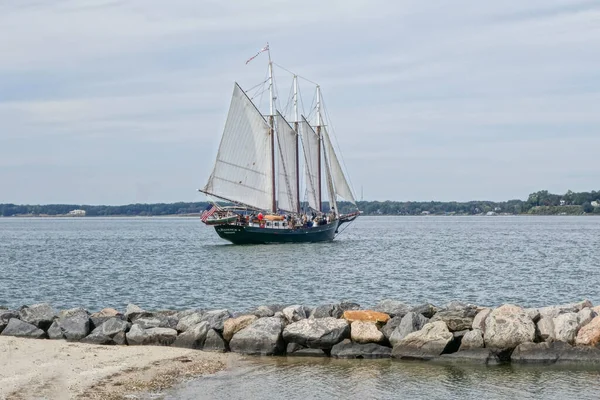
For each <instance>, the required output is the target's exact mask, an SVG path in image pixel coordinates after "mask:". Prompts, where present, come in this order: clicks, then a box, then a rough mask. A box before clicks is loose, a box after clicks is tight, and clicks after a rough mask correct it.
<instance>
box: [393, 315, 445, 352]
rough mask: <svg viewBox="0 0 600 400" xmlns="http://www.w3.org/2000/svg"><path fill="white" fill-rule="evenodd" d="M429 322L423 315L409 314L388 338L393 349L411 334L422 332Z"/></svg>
mask: <svg viewBox="0 0 600 400" xmlns="http://www.w3.org/2000/svg"><path fill="white" fill-rule="evenodd" d="M396 318H397V317H396ZM428 322H429V320H428V319H427V318H425V317H424V316H423V315H421V314H417V313H415V312H412V311H411V312H409V313H407V314H406V315H405V316H404V317H403V318H402V321H401V322H400V324H399V325H398V327H397V328H396V329H395V330H394V331H393V332H392V334H391V335H390V337H389V338H388V339H389V341H390V344H391V345H392V347H393V346H395V345H396V344H398V343H399V342H400V341H401V340H403V339H404V338H405V337H406V336H408V335H409V334H410V333H413V332H416V331H419V330H421V329H422V328H423V327H424V326H425V324H426V323H428ZM444 325H445V324H444Z"/></svg>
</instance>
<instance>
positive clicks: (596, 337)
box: [575, 315, 600, 346]
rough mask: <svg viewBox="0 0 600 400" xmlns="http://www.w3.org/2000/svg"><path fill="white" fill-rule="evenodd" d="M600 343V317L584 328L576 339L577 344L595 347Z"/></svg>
mask: <svg viewBox="0 0 600 400" xmlns="http://www.w3.org/2000/svg"><path fill="white" fill-rule="evenodd" d="M598 343H600V315H599V316H597V317H595V318H594V319H593V320H591V321H590V323H588V324H587V325H585V326H584V327H582V328H581V329H580V330H579V333H578V334H577V337H576V338H575V344H577V345H585V346H595V345H596V344H598Z"/></svg>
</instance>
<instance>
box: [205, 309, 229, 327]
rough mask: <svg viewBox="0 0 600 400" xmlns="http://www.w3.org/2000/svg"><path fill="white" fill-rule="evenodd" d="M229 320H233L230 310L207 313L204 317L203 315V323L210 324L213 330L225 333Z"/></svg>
mask: <svg viewBox="0 0 600 400" xmlns="http://www.w3.org/2000/svg"><path fill="white" fill-rule="evenodd" d="M229 318H231V313H230V312H229V310H212V311H207V312H206V313H205V314H204V315H202V318H201V321H206V322H208V324H209V325H210V327H211V329H214V330H216V331H219V332H223V326H224V324H225V320H227V319H229Z"/></svg>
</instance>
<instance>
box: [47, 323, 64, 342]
mask: <svg viewBox="0 0 600 400" xmlns="http://www.w3.org/2000/svg"><path fill="white" fill-rule="evenodd" d="M47 333H48V339H52V340H60V339H64V338H65V335H63V331H62V329H60V326H58V322H56V321H54V322H53V323H52V325H50V328H48V332H47Z"/></svg>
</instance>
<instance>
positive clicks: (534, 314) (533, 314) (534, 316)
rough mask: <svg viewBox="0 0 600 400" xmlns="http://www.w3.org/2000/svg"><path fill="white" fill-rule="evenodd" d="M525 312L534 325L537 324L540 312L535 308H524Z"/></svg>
mask: <svg viewBox="0 0 600 400" xmlns="http://www.w3.org/2000/svg"><path fill="white" fill-rule="evenodd" d="M525 312H526V313H527V316H529V318H531V320H532V321H533V322H534V323H537V322H538V321H539V320H540V318H541V315H540V310H539V309H537V308H526V309H525Z"/></svg>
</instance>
